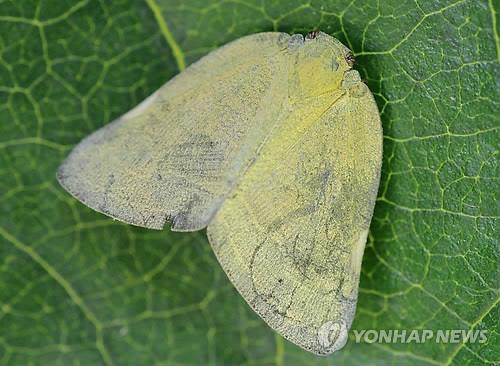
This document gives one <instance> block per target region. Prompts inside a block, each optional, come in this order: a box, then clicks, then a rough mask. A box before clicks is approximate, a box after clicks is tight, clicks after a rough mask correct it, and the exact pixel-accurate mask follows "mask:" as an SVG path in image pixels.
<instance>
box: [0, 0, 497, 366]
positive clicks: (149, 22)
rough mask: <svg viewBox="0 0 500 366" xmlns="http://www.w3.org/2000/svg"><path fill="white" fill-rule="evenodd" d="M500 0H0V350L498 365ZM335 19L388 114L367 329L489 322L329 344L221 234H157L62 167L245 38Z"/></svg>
mask: <svg viewBox="0 0 500 366" xmlns="http://www.w3.org/2000/svg"><path fill="white" fill-rule="evenodd" d="M499 14H500V7H499V5H498V3H495V2H494V0H489V1H486V0H460V1H453V2H451V1H445V0H440V1H424V0H390V1H363V0H310V1H309V2H305V1H302V0H286V1H285V0H283V1H277V0H276V1H270V0H269V1H267V0H266V1H264V0H252V1H246V0H245V1H243V0H229V1H215V0H211V1H206V0H203V1H202V0H189V1H184V0H147V1H145V2H139V1H132V0H120V1H112V2H111V1H104V0H102V1H98V0H93V1H90V0H78V1H69V0H53V1H50V2H49V1H36V2H35V1H33V0H32V1H29V0H23V1H20V0H16V1H14V0H13V1H0V364H2V365H28V364H31V365H65V366H66V365H73V364H74V365H181V364H182V365H199V364H211V365H215V364H217V365H240V364H241V365H243V364H245V365H274V364H276V365H339V364H342V365H365V364H369V365H388V364H395V365H428V364H429V365H440V364H447V365H450V364H457V365H484V364H498V362H499V361H500V331H499V328H500V327H499V314H500V300H499V290H498V289H499V287H500V284H499V282H500V274H499V268H500V265H499V263H500V258H499V257H500V254H499V252H500V250H499V247H498V238H499V231H498V217H499V210H500V205H499V204H498V201H497V192H498V160H497V159H498V155H497V154H498V141H499V140H500V139H499V129H498V128H499V122H500V120H499V118H500V117H499V115H500V113H499V112H500V98H499V97H500V95H499V90H500V63H499V60H500V42H499V33H500V28H499V27H500V15H499ZM314 29H321V30H323V31H325V32H328V33H330V34H332V35H333V36H335V37H337V38H339V39H340V40H342V41H343V42H344V43H345V44H347V45H349V47H350V48H351V49H352V50H353V51H354V54H355V55H356V59H357V61H358V62H357V68H358V69H359V71H360V72H361V74H362V76H363V77H364V78H365V79H366V81H367V83H368V84H369V86H370V88H371V90H372V91H373V92H374V94H375V95H376V98H377V102H378V104H379V107H380V110H381V113H382V121H383V126H384V134H385V139H384V166H383V176H382V183H381V188H380V193H379V198H378V202H377V207H376V212H375V217H374V220H373V223H372V227H371V232H370V238H369V242H368V244H367V249H366V252H365V257H364V262H363V270H362V279H361V289H360V298H359V304H358V310H357V314H356V318H355V323H354V326H353V329H355V330H362V329H407V330H411V329H432V330H438V329H444V330H446V329H465V330H469V329H471V330H487V331H488V333H487V335H488V341H487V342H486V343H482V344H481V343H468V344H460V343H436V342H435V339H432V340H431V341H427V342H425V343H422V344H419V343H415V342H414V343H410V344H407V343H406V344H403V343H397V344H386V343H385V344H384V343H373V344H369V343H366V342H365V343H356V342H355V339H354V338H355V337H354V336H353V334H351V341H350V342H349V343H348V345H347V346H346V348H345V349H344V350H342V351H340V352H338V353H336V354H335V355H333V356H332V357H330V358H319V357H316V356H313V355H311V354H309V353H307V352H305V351H302V350H301V349H299V348H297V347H296V346H294V345H292V344H290V343H288V342H287V341H285V340H283V339H282V338H281V337H280V336H278V335H276V334H275V333H274V332H273V331H272V330H271V329H269V328H268V327H267V326H266V325H265V324H264V323H263V321H262V320H260V318H259V317H258V316H256V315H255V314H254V313H253V312H252V311H251V310H250V309H249V307H248V306H247V305H246V304H245V303H244V301H243V300H242V299H241V298H240V296H239V295H238V294H237V292H236V291H235V290H234V288H233V287H232V286H231V284H230V283H229V281H228V280H227V278H226V276H225V274H224V273H223V272H222V270H221V269H220V267H219V265H218V263H217V261H216V259H215V258H214V255H213V254H212V252H211V249H210V247H209V245H208V242H207V240H206V237H205V234H204V233H203V232H200V233H191V234H185V233H183V234H180V233H172V232H170V231H168V230H164V231H162V232H156V231H148V230H142V229H138V228H135V227H132V226H127V225H124V224H120V223H118V222H116V221H113V220H111V219H109V218H107V217H105V216H103V215H100V214H97V213H95V212H93V211H91V210H90V209H87V208H86V207H84V206H83V205H82V204H80V203H79V202H77V201H75V200H74V199H72V198H71V197H70V196H69V195H68V194H67V193H66V192H65V191H63V190H62V189H61V187H59V185H58V184H57V182H56V181H55V171H56V168H57V166H58V165H59V164H60V163H61V161H62V160H63V158H64V157H65V156H66V155H67V154H68V153H69V151H70V150H71V147H72V146H74V144H76V143H77V142H78V141H79V140H80V139H81V138H83V137H84V136H86V135H87V134H89V133H90V132H92V131H94V130H95V129H97V128H98V127H100V126H102V125H104V124H106V123H108V122H109V121H111V120H112V119H113V118H115V117H117V116H119V115H121V114H122V113H124V112H126V111H127V110H129V109H130V108H132V107H133V106H135V105H136V104H138V103H139V102H140V101H141V100H142V99H144V98H145V97H146V96H147V95H149V94H150V93H152V92H153V91H154V90H155V89H157V88H158V87H159V86H160V85H162V84H163V83H164V82H166V81H167V80H168V79H170V78H171V77H172V76H173V75H175V74H176V73H178V72H179V70H181V69H183V68H184V67H185V65H188V64H190V63H191V62H193V61H194V60H196V59H198V58H199V57H201V56H202V55H204V54H206V53H207V52H209V51H210V50H212V49H214V48H216V47H218V46H220V45H222V44H224V43H226V42H228V41H230V40H232V39H235V38H237V37H240V36H242V35H245V34H249V33H253V32H259V31H270V30H280V31H286V32H306V31H310V30H314Z"/></svg>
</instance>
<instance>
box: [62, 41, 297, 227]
mask: <svg viewBox="0 0 500 366" xmlns="http://www.w3.org/2000/svg"><path fill="white" fill-rule="evenodd" d="M288 39H289V36H288V35H287V34H285V33H260V34H255V35H252V36H248V37H243V38H241V39H239V40H237V41H235V42H232V43H230V44H228V45H226V46H224V47H222V48H220V49H218V50H216V51H214V52H212V53H210V54H209V55H208V56H206V57H204V58H203V59H201V60H200V61H199V62H197V63H195V64H193V65H192V66H190V67H189V68H188V69H187V70H186V71H184V72H183V73H182V74H180V75H178V76H177V77H176V78H174V79H172V80H171V81H170V82H168V83H167V84H165V85H164V86H163V87H162V88H160V89H159V90H158V91H157V92H156V93H154V94H153V95H152V96H150V97H149V98H148V99H146V100H145V101H144V102H143V103H142V104H140V105H139V106H137V107H136V108H135V109H134V110H132V111H130V112H129V113H127V114H126V115H124V116H122V117H121V118H119V119H118V120H116V121H114V122H112V123H110V124H109V125H107V126H105V127H103V128H101V129H100V130H98V131H96V132H95V133H93V134H92V135H90V136H89V137H87V138H86V139H84V140H83V141H82V142H81V143H80V144H79V145H78V146H77V147H76V148H75V149H74V150H73V152H72V153H71V155H70V156H69V157H68V159H67V160H66V161H65V162H64V163H63V165H62V166H61V167H60V169H59V171H58V179H59V181H60V183H61V184H62V185H63V186H64V187H65V188H66V190H68V191H69V192H70V193H72V194H73V195H74V196H75V197H76V198H78V199H79V200H80V201H82V202H83V203H85V204H86V205H87V206H90V207H91V208H93V209H95V210H97V211H99V212H102V213H105V214H107V215H109V216H112V217H114V218H116V219H119V220H121V221H124V222H127V223H130V224H134V225H138V226H144V227H148V228H154V229H160V228H162V227H163V225H164V223H165V221H166V220H170V221H172V229H173V230H179V231H183V230H186V231H187V230H197V229H201V228H203V227H205V226H206V225H207V224H208V222H209V221H210V219H211V218H212V217H213V215H214V213H215V212H216V211H217V209H218V208H219V207H220V205H221V203H222V201H223V197H224V195H225V194H226V193H227V191H228V190H230V189H231V188H232V187H233V185H234V183H235V182H236V181H237V180H238V177H239V175H240V174H241V172H242V171H243V169H245V167H246V166H247V165H248V164H249V162H250V161H251V159H252V157H253V156H254V155H255V151H256V150H257V149H258V147H259V145H260V144H261V143H262V141H263V140H264V139H265V136H266V135H267V134H268V132H269V130H270V129H271V128H272V125H273V123H274V122H275V121H276V120H277V119H278V118H277V116H278V115H279V114H280V111H281V108H282V104H283V101H284V99H285V97H286V77H287V74H286V64H285V62H284V60H285V57H284V56H283V54H284V52H286V48H287V42H288Z"/></svg>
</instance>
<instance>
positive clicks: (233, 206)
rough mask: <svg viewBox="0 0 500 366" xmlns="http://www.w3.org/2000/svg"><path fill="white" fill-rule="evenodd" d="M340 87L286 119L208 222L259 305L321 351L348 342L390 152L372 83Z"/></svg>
mask: <svg viewBox="0 0 500 366" xmlns="http://www.w3.org/2000/svg"><path fill="white" fill-rule="evenodd" d="M351 73H355V75H356V76H357V79H358V80H359V76H358V74H357V72H356V71H351ZM338 93H340V95H336V94H335V92H334V93H332V95H326V96H323V97H322V98H315V99H314V100H310V101H303V105H302V106H298V107H297V108H295V109H294V111H292V112H291V113H290V114H289V115H288V116H287V117H285V119H284V120H283V121H281V123H280V126H279V127H277V128H276V130H275V131H274V132H273V134H272V136H271V137H270V138H269V142H268V143H267V144H266V145H265V146H264V147H263V148H262V150H261V154H260V156H259V157H258V158H257V159H256V162H255V164H253V165H252V166H251V167H250V168H249V170H248V171H247V172H246V174H245V176H244V179H243V180H242V181H241V183H240V184H239V185H238V187H237V188H236V189H235V191H234V192H233V194H232V195H231V197H229V198H228V199H227V200H226V201H225V202H224V205H223V206H222V208H221V209H220V211H219V212H218V213H217V215H216V216H215V218H214V221H213V222H212V223H211V224H210V225H209V226H208V236H209V240H210V243H211V244H212V247H213V249H214V251H215V253H216V255H217V257H218V259H219V262H220V263H221V264H222V266H223V268H224V269H225V271H226V273H227V274H228V276H229V278H230V279H231V281H232V282H233V284H234V285H235V286H236V288H237V289H238V290H239V292H240V293H241V294H242V295H243V297H244V298H245V300H246V301H247V302H248V303H249V304H250V306H251V307H252V308H253V309H254V310H255V311H256V312H257V313H258V314H259V315H260V316H261V317H262V318H263V319H264V320H265V321H266V322H267V323H268V324H269V325H270V326H271V327H272V328H274V329H275V330H277V331H278V332H279V333H280V334H282V335H283V336H284V337H286V338H288V339H289V340H290V341H292V342H294V343H296V344H298V345H299V346H301V347H303V348H305V349H307V350H309V351H312V352H315V353H317V354H329V353H331V352H333V351H335V350H336V349H339V348H341V347H342V346H343V345H344V343H345V341H346V337H347V329H348V328H349V327H350V325H351V322H352V319H353V316H354V312H355V306H356V300H357V289H358V281H359V274H360V264H361V258H362V254H363V250H364V245H365V241H366V237H367V233H368V228H369V224H370V220H371V216H372V211H373V207H374V202H375V198H376V193H377V188H378V182H379V174H380V166H381V158H382V130H381V124H380V119H379V114H378V110H377V107H376V105H375V102H374V100H373V97H372V95H371V93H370V92H369V90H368V88H367V87H366V85H364V84H363V83H361V82H360V81H357V82H355V83H354V84H352V85H351V86H350V87H349V89H348V90H344V91H338Z"/></svg>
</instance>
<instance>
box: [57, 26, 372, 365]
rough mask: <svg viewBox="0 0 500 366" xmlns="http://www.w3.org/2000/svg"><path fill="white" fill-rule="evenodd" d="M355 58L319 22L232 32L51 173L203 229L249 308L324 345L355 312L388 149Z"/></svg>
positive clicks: (122, 210) (152, 224) (295, 338)
mask: <svg viewBox="0 0 500 366" xmlns="http://www.w3.org/2000/svg"><path fill="white" fill-rule="evenodd" d="M353 61H354V58H353V56H352V53H351V51H350V50H349V49H348V48H347V47H345V46H344V45H343V44H342V43H341V42H339V41H338V40H337V39H335V38H333V37H331V36H329V35H327V34H325V33H322V32H313V33H309V34H308V35H307V36H306V37H304V36H302V35H301V34H294V35H289V34H286V33H279V32H269V33H259V34H253V35H250V36H246V37H243V38H240V39H237V40H235V41H233V42H231V43H229V44H227V45H225V46H223V47H220V48H218V49H216V50H214V51H213V52H211V53H209V54H208V55H206V56H205V57H203V58H201V59H200V60H199V61H197V62H195V63H194V64H192V65H191V66H190V67H188V68H187V69H186V70H185V71H183V72H182V73H180V74H179V75H177V76H176V77H174V78H173V79H171V80H170V81H168V82H167V83H166V84H165V85H163V86H162V87H161V88H160V89H158V90H157V91H156V92H155V93H154V94H152V95H151V96H150V97H148V98H147V99H146V100H144V101H143V102H142V103H141V104H139V105H138V106H137V107H135V108H134V109H132V110H131V111H130V112H128V113H126V114H125V115H123V116H122V117H121V118H118V119H117V120H115V121H113V122H111V123H109V124H108V125H106V126H104V127H102V128H101V129H99V130H97V131H96V132H94V133H92V134H91V135H90V136H88V137H86V138H85V139H83V140H82V141H81V142H80V143H79V144H78V145H77V146H76V147H75V148H74V150H73V151H72V152H71V154H70V155H69V156H68V157H67V159H66V160H65V161H64V162H63V164H62V165H61V166H60V168H59V170H58V172H57V178H58V180H59V182H60V184H61V185H62V186H63V187H64V188H65V189H66V190H67V191H68V192H69V193H71V194H72V195H73V196H75V197H76V198H77V199H78V200H80V201H81V202H83V203H84V204H86V205H87V206H89V207H91V208H92V209H94V210H96V211H98V212H101V213H104V214H106V215H108V216H111V217H113V218H115V219H117V220H120V221H123V222H126V223H129V224H132V225H137V226H142V227H146V228H150V229H162V228H163V227H164V225H165V224H166V223H167V222H169V223H170V224H171V229H172V230H174V231H195V230H200V229H204V228H207V235H208V239H209V242H210V245H211V246H212V249H213V251H214V253H215V255H216V257H217V259H218V261H219V263H220V265H221V266H222V268H223V269H224V271H225V272H226V274H227V276H228V277H229V279H230V281H231V282H232V283H233V285H234V286H235V287H236V289H237V290H238V291H239V293H240V294H241V296H243V298H244V299H245V300H246V301H247V302H248V304H249V305H250V306H251V307H252V309H253V310H254V311H255V312H256V313H257V314H259V315H260V316H261V317H262V319H263V320H264V321H265V322H266V323H267V324H268V325H269V326H270V327H271V328H273V329H274V330H276V331H277V332H278V333H279V334H281V335H282V336H283V337H285V338H287V339H288V340H289V341H291V342H293V343H295V344H296V345H298V346H300V347H302V348H304V349H306V350H307V351H310V352H313V353H315V354H318V355H327V354H330V353H332V352H334V351H336V350H338V349H340V348H342V347H343V346H344V344H345V343H346V340H347V333H348V330H349V328H350V326H351V323H352V320H353V317H354V313H355V309H356V302H357V297H358V283H359V276H360V266H361V261H362V256H363V251H364V247H365V242H366V239H367V234H368V229H369V226H370V221H371V217H372V214H373V209H374V204H375V198H376V195H377V190H378V185H379V180H380V170H381V160H382V127H381V122H380V117H379V112H378V109H377V106H376V104H375V101H374V98H373V96H372V94H371V92H370V90H369V89H368V87H367V86H366V85H365V83H363V82H362V80H361V79H360V75H359V73H358V72H357V71H356V70H354V69H353V68H352V67H353Z"/></svg>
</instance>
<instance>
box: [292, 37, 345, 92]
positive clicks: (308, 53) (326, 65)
mask: <svg viewBox="0 0 500 366" xmlns="http://www.w3.org/2000/svg"><path fill="white" fill-rule="evenodd" d="M299 38H300V39H299ZM292 40H293V41H292V42H291V43H290V45H289V52H290V57H291V59H290V61H291V67H290V69H289V70H290V76H289V80H290V83H291V84H292V85H291V86H292V87H293V89H294V90H295V92H296V93H297V94H299V95H300V96H301V97H310V96H315V95H320V94H324V93H326V92H329V91H332V90H335V89H338V88H340V86H341V84H342V79H343V77H344V73H345V72H346V71H349V70H351V69H352V66H353V64H354V56H353V55H352V52H351V51H350V50H349V49H348V48H347V47H345V46H344V45H343V44H342V43H341V42H340V41H338V40H337V39H335V38H333V37H331V36H329V35H328V34H325V33H323V32H317V31H316V32H311V33H309V34H308V35H307V36H306V37H305V38H304V37H302V36H301V35H293V36H292ZM294 94H295V93H294Z"/></svg>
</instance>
